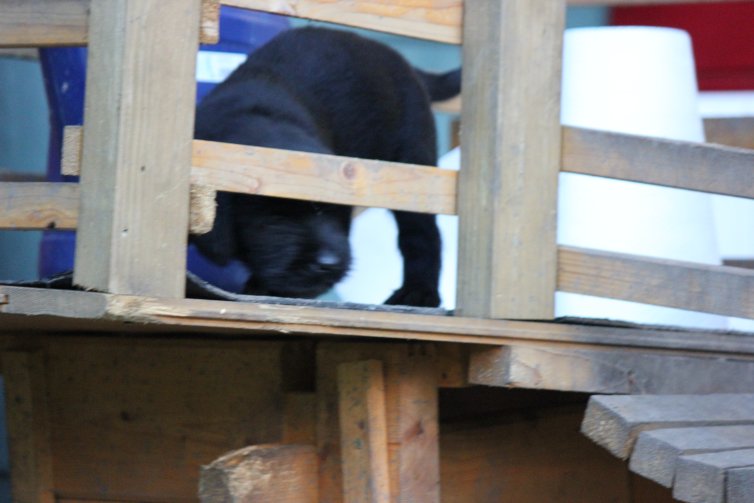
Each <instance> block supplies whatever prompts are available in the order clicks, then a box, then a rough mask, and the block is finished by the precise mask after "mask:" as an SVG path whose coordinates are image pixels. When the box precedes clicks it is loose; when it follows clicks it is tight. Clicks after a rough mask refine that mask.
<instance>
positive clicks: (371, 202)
mask: <svg viewBox="0 0 754 503" xmlns="http://www.w3.org/2000/svg"><path fill="white" fill-rule="evenodd" d="M81 142H82V128H81V127H80V126H69V127H66V128H65V134H64V139H63V158H62V166H63V174H65V175H72V176H77V175H78V174H79V169H80V166H81ZM192 164H193V169H192V172H191V183H192V184H193V185H195V186H206V187H210V188H212V189H214V190H222V191H227V192H238V193H242V194H253V195H259V196H275V197H286V198H291V199H303V200H307V201H321V202H328V203H336V204H346V205H351V206H369V207H380V208H389V209H394V210H406V211H416V212H422V213H435V214H448V215H452V214H455V213H456V180H457V176H458V175H457V172H456V171H453V170H441V169H436V168H433V167H428V166H417V165H413V164H401V163H391V162H384V161H373V160H367V159H355V158H350V157H340V156H334V155H323V154H312V153H307V152H293V151H289V150H281V149H273V148H263V147H249V146H246V145H236V144H232V143H219V142H210V141H203V140H194V149H193V158H192Z"/></svg>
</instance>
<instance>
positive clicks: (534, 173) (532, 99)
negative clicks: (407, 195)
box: [457, 0, 565, 319]
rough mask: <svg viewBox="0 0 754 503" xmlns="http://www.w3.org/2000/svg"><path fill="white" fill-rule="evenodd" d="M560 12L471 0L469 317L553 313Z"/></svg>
mask: <svg viewBox="0 0 754 503" xmlns="http://www.w3.org/2000/svg"><path fill="white" fill-rule="evenodd" d="M564 18H565V5H564V3H563V2H554V1H552V0H502V1H500V0H479V1H475V2H467V4H466V10H465V13H464V37H465V38H464V58H463V59H464V65H463V91H462V93H463V103H464V109H463V116H462V122H463V131H462V135H463V137H462V140H463V141H462V147H461V148H462V152H463V160H464V161H463V162H464V167H463V169H462V170H461V172H460V178H459V185H458V213H459V216H460V220H459V250H458V261H459V263H458V300H457V303H458V307H457V309H458V311H459V312H460V313H462V314H463V315H466V316H476V317H491V318H519V319H522V318H523V319H543V318H544V319H547V318H551V317H552V316H553V312H554V303H555V299H554V296H555V277H556V272H555V267H556V245H555V227H556V219H555V216H556V205H557V185H558V171H559V167H560V139H561V131H560V119H559V113H560V102H559V95H560V80H561V62H560V58H561V54H562V50H561V49H562V41H563V28H564V23H565V20H564ZM532 61H537V64H536V65H533V64H532ZM480 236H484V239H480Z"/></svg>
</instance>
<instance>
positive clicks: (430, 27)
mask: <svg viewBox="0 0 754 503" xmlns="http://www.w3.org/2000/svg"><path fill="white" fill-rule="evenodd" d="M90 1H91V0H2V1H0V47H46V46H66V45H72V46H76V45H86V44H87V22H88V9H89V3H90ZM715 1H719V0H568V4H569V5H574V6H585V5H645V4H673V3H712V2H715ZM202 3H203V10H204V13H203V15H202V22H201V41H202V43H215V42H217V38H218V34H219V20H218V19H219V18H218V6H219V3H222V4H224V5H230V6H235V7H242V8H246V9H252V10H260V11H265V12H273V13H277V14H285V15H288V16H295V17H302V18H307V19H313V20H317V21H327V22H331V23H337V24H343V25H346V26H353V27H357V28H366V29H369V30H376V31H382V32H387V33H393V34H396V35H404V36H409V37H415V38H422V39H426V40H434V41H437V42H445V43H452V44H460V43H461V19H462V16H463V0H442V1H438V0H434V1H433V2H419V3H418V4H417V2H412V1H407V0H387V1H386V0H382V1H380V2H376V1H374V0H356V1H350V2H337V1H336V2H333V1H332V0H297V1H296V2H270V1H269V0H203V2H202Z"/></svg>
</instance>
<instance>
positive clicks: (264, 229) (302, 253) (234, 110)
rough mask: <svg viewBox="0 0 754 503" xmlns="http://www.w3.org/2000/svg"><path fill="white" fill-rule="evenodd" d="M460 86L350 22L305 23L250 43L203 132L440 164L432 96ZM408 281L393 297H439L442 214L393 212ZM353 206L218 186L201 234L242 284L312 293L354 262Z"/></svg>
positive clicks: (204, 106)
mask: <svg viewBox="0 0 754 503" xmlns="http://www.w3.org/2000/svg"><path fill="white" fill-rule="evenodd" d="M459 90H460V72H458V71H455V72H450V73H448V74H443V75H432V74H427V73H424V72H420V71H418V70H415V69H414V68H412V67H411V66H410V65H409V64H408V63H407V62H406V61H405V60H404V59H403V58H402V57H401V56H400V55H399V54H398V53H397V52H395V51H393V50H392V49H390V48H388V47H386V46H384V45H382V44H380V43H377V42H374V41H371V40H368V39H366V38H363V37H360V36H357V35H355V34H352V33H348V32H344V31H337V30H328V29H323V28H302V29H297V30H290V31H286V32H284V33H282V34H281V35H279V36H277V37H276V38H274V39H273V40H271V41H270V42H269V43H268V44H267V45H265V46H264V47H262V48H260V49H259V50H257V51H256V52H254V53H252V54H251V55H250V56H249V58H248V60H247V61H246V62H245V63H244V64H242V65H241V66H240V67H239V68H238V69H236V71H235V72H234V73H232V74H231V75H230V76H229V77H228V79H227V80H225V81H224V82H223V83H221V84H220V85H218V86H217V87H216V88H215V89H214V90H213V91H212V92H211V93H210V94H209V95H208V96H207V97H206V98H205V99H204V100H203V101H202V102H201V104H200V105H199V107H198V109H197V113H196V130H195V137H196V138H198V139H202V140H213V141H222V142H228V143H240V144H245V145H254V146H263V147H274V148H282V149H288V150H299V151H305V152H317V153H325V154H336V155H343V156H351V157H361V158H366V159H380V160H384V161H395V162H404V163H413V164H424V165H430V166H434V165H435V164H436V162H437V158H436V139H435V129H434V120H433V117H432V114H431V111H430V100H442V99H447V98H450V97H452V96H454V95H455V94H457V93H458V92H459ZM394 214H395V218H396V221H397V224H398V229H399V239H398V245H399V248H400V250H401V253H402V255H403V260H404V266H403V285H402V286H401V287H400V289H398V290H397V291H396V292H395V293H394V294H393V295H392V296H391V297H390V298H389V299H388V300H387V302H386V303H388V304H405V305H414V306H437V305H439V303H440V297H439V294H438V277H439V272H440V234H439V231H438V229H437V225H436V223H435V217H434V216H433V215H424V214H417V213H410V212H401V211H396V212H394ZM350 225H351V208H350V207H347V206H341V205H335V204H325V203H312V202H306V201H296V200H287V199H277V198H267V197H261V196H249V195H239V194H230V193H220V194H218V208H217V219H216V221H215V225H214V227H213V229H212V231H211V232H210V233H208V234H205V235H203V236H198V237H195V238H193V242H194V243H195V244H196V246H197V247H198V248H199V250H200V251H201V252H202V253H203V254H204V255H205V256H206V257H208V258H209V259H210V260H212V261H214V262H216V263H219V264H225V263H227V262H228V261H230V260H232V259H239V260H241V261H242V262H244V263H245V264H246V265H247V266H248V267H249V269H250V270H251V278H250V279H249V280H248V282H247V284H246V290H245V292H244V293H247V294H254V295H277V296H285V297H314V296H317V295H319V294H321V293H324V292H325V291H327V290H328V289H329V288H330V287H332V286H333V285H334V284H335V283H337V282H338V281H340V280H341V279H342V278H343V277H344V276H345V275H346V273H347V272H348V268H349V265H350V261H351V253H350V247H349V242H348V233H349V230H350Z"/></svg>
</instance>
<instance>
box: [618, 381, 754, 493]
mask: <svg viewBox="0 0 754 503" xmlns="http://www.w3.org/2000/svg"><path fill="white" fill-rule="evenodd" d="M731 375H734V374H731ZM744 448H754V424H752V425H740V426H706V427H700V428H670V429H662V430H652V431H644V432H642V433H641V434H640V435H639V438H638V440H637V441H636V446H635V447H634V451H633V453H632V454H631V461H630V463H629V467H630V468H631V471H633V472H635V473H638V474H639V475H641V476H643V477H645V478H648V479H650V480H653V481H655V482H657V483H658V484H660V485H662V486H665V487H672V486H673V480H674V478H675V469H676V462H677V461H678V458H679V457H680V456H685V455H689V454H701V453H704V452H714V451H721V450H729V449H744Z"/></svg>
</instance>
